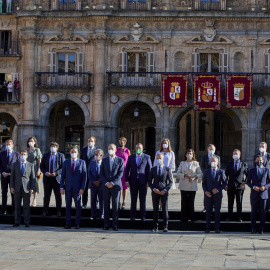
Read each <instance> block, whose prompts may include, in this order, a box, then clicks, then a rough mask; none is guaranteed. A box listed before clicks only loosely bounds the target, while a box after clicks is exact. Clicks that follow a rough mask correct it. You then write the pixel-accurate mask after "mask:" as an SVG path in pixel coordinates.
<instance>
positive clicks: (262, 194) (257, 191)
mask: <svg viewBox="0 0 270 270" xmlns="http://www.w3.org/2000/svg"><path fill="white" fill-rule="evenodd" d="M255 163H256V167H254V168H252V169H250V171H249V174H248V178H247V185H248V186H249V187H250V188H251V193H250V203H251V233H252V234H255V233H256V216H257V211H259V212H260V233H261V234H263V230H264V224H265V209H266V203H267V199H268V192H267V190H268V189H269V187H270V170H269V169H268V168H265V167H264V166H263V163H264V159H263V156H261V155H258V156H257V157H256V159H255Z"/></svg>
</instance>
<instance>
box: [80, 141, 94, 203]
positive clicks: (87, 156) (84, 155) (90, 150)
mask: <svg viewBox="0 0 270 270" xmlns="http://www.w3.org/2000/svg"><path fill="white" fill-rule="evenodd" d="M95 144H96V138H95V137H94V136H91V137H89V138H88V143H87V145H88V146H86V147H84V148H82V149H81V155H80V159H82V160H84V161H85V163H86V170H87V172H88V170H89V164H90V162H91V161H94V160H95V151H96V147H95ZM88 188H89V175H87V182H86V185H85V190H84V193H83V195H82V208H86V205H87V202H88Z"/></svg>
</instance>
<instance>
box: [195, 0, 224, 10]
mask: <svg viewBox="0 0 270 270" xmlns="http://www.w3.org/2000/svg"><path fill="white" fill-rule="evenodd" d="M200 10H221V3H220V1H211V0H209V1H205V2H203V1H201V2H200Z"/></svg>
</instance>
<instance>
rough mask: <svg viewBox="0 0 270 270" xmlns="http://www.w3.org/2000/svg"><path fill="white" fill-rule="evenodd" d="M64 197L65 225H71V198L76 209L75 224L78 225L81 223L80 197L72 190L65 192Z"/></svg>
mask: <svg viewBox="0 0 270 270" xmlns="http://www.w3.org/2000/svg"><path fill="white" fill-rule="evenodd" d="M65 194H66V196H65V198H66V224H67V225H70V224H71V205H72V198H73V200H74V203H75V208H76V221H75V223H76V224H78V225H79V224H80V222H81V195H79V192H75V191H74V190H72V189H71V190H69V191H66V192H65Z"/></svg>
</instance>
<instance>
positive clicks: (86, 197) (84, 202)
mask: <svg viewBox="0 0 270 270" xmlns="http://www.w3.org/2000/svg"><path fill="white" fill-rule="evenodd" d="M88 186H89V178H88V176H87V180H86V185H85V189H84V193H83V195H82V205H85V206H86V205H87V203H88V189H89V187H88Z"/></svg>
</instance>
